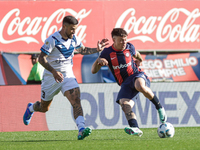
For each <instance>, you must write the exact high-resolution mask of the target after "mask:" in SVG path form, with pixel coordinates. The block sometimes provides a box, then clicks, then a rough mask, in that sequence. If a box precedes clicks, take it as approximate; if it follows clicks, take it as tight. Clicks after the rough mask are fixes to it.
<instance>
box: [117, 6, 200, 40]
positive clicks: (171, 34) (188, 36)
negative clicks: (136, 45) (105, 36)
mask: <svg viewBox="0 0 200 150" xmlns="http://www.w3.org/2000/svg"><path fill="white" fill-rule="evenodd" d="M135 14H136V10H135V9H134V8H129V9H127V10H126V11H124V12H123V13H122V15H121V16H120V17H119V19H118V20H117V22H116V25H115V27H118V28H119V27H120V28H124V29H125V30H126V31H127V32H128V33H133V34H134V36H133V37H130V38H129V39H128V41H133V40H140V41H142V42H147V41H149V42H153V43H155V42H156V41H155V40H157V41H158V42H165V41H167V40H169V41H170V42H175V41H176V40H179V42H195V41H197V42H199V37H200V36H199V35H200V23H199V21H198V24H196V23H195V21H196V20H197V19H200V13H199V9H197V8H196V9H194V10H193V11H191V12H190V11H188V10H187V9H185V8H173V9H171V10H169V11H168V12H167V13H166V14H165V15H164V16H150V17H148V18H146V17H145V16H140V17H139V18H136V16H135ZM180 15H184V18H185V19H184V20H183V23H182V24H180V20H178V19H179V17H180ZM196 22H197V21H196ZM172 24H175V25H174V26H173V25H172ZM152 34H154V35H155V36H156V37H155V38H152V37H151V36H150V35H152ZM130 35H132V34H130Z"/></svg>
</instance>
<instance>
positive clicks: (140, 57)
mask: <svg viewBox="0 0 200 150" xmlns="http://www.w3.org/2000/svg"><path fill="white" fill-rule="evenodd" d="M135 58H136V59H137V60H139V61H140V62H142V61H143V59H142V56H141V55H140V53H139V52H138V51H137V53H136V55H135Z"/></svg>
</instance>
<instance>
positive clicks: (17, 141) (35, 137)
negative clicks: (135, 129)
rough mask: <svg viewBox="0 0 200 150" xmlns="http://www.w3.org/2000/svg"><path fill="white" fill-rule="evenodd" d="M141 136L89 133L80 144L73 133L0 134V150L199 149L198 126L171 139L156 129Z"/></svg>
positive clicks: (117, 132) (119, 131)
mask: <svg viewBox="0 0 200 150" xmlns="http://www.w3.org/2000/svg"><path fill="white" fill-rule="evenodd" d="M141 130H142V131H143V136H142V137H137V136H131V135H128V134H126V133H125V132H124V130H123V129H112V130H111V129H105V130H93V131H92V133H91V135H90V136H89V137H87V138H85V139H84V140H82V141H78V140H77V134H78V132H77V131H42V132H39V131H36V132H33V131H31V132H0V150H77V149H80V150H199V149H200V127H179V128H178V127H176V128H175V135H174V137H173V138H163V139H161V138H159V137H158V135H157V129H156V128H143V129H141Z"/></svg>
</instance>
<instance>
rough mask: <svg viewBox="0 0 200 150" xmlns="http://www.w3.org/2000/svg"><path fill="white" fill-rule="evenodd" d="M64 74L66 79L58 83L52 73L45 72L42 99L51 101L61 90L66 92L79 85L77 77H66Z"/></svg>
mask: <svg viewBox="0 0 200 150" xmlns="http://www.w3.org/2000/svg"><path fill="white" fill-rule="evenodd" d="M63 75H64V80H63V82H62V83H57V82H56V81H55V79H54V77H53V75H52V74H45V75H44V76H43V80H42V84H41V99H42V100H44V101H50V100H52V99H53V97H54V96H55V95H57V94H58V93H59V92H60V91H61V92H62V93H63V95H64V93H65V91H68V90H70V89H74V88H77V87H79V85H78V83H77V81H76V78H74V77H70V78H69V77H66V76H65V74H63Z"/></svg>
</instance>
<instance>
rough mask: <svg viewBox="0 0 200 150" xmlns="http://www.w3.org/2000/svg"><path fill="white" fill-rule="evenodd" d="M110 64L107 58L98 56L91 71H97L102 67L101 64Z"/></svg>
mask: <svg viewBox="0 0 200 150" xmlns="http://www.w3.org/2000/svg"><path fill="white" fill-rule="evenodd" d="M106 65H108V61H107V60H106V59H105V58H100V57H99V58H97V59H96V61H95V62H94V63H93V65H92V69H91V72H92V73H93V74H95V73H97V72H98V71H99V70H100V69H101V66H106Z"/></svg>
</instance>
